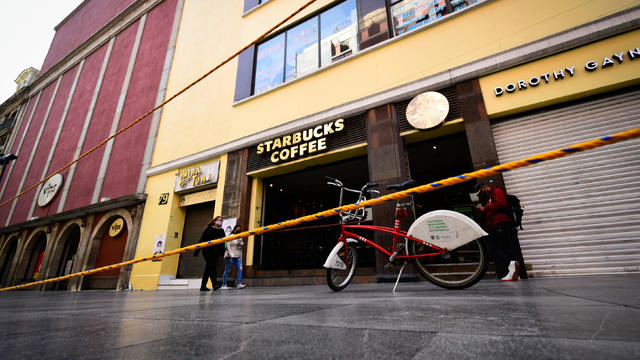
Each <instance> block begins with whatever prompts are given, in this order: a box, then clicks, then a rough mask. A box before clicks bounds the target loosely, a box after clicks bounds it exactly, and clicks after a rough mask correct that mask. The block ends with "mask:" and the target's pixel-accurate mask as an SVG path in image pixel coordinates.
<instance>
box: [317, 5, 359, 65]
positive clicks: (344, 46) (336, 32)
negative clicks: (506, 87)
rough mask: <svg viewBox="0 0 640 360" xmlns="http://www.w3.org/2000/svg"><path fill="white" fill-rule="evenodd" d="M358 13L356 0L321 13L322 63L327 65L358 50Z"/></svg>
mask: <svg viewBox="0 0 640 360" xmlns="http://www.w3.org/2000/svg"><path fill="white" fill-rule="evenodd" d="M357 24H358V15H357V11H356V2H355V0H348V1H345V2H343V3H342V4H340V5H338V6H336V7H333V8H331V9H329V10H327V11H325V12H324V13H322V14H320V48H321V55H320V57H321V65H322V66H327V65H330V64H332V63H334V62H336V61H338V60H340V59H343V58H345V57H347V56H350V55H353V54H354V53H355V52H356V51H358V50H357V35H358V29H357V27H358V26H357Z"/></svg>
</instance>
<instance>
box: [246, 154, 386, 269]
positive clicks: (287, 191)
mask: <svg viewBox="0 0 640 360" xmlns="http://www.w3.org/2000/svg"><path fill="white" fill-rule="evenodd" d="M324 176H331V177H335V178H338V179H340V180H341V181H342V182H343V183H344V184H345V186H347V187H349V188H354V189H359V188H361V187H362V185H364V184H365V183H366V182H367V181H368V179H369V170H368V165H367V158H366V157H365V156H363V157H357V158H353V159H349V160H344V161H341V162H337V163H332V164H329V165H321V166H316V167H313V168H308V169H305V170H302V171H298V172H294V173H290V174H286V175H281V176H275V177H271V178H265V179H264V180H263V184H264V206H263V209H264V215H263V225H267V224H274V223H277V222H280V221H284V220H290V219H295V218H298V217H301V216H305V215H310V214H313V213H316V212H319V211H323V210H327V209H330V208H331V207H334V206H337V205H338V200H339V197H338V196H339V190H338V188H336V187H333V186H328V185H327V184H326V181H325V179H324ZM355 196H356V195H355V194H354V198H353V199H351V198H347V199H345V202H347V201H349V202H355V201H356V200H357V198H356V197H355ZM339 234H340V226H339V218H338V217H337V216H334V217H330V218H326V219H322V220H318V221H314V222H312V223H308V224H301V225H298V226H296V227H294V228H289V229H283V230H281V231H277V232H273V233H269V234H264V235H263V236H262V237H261V238H257V239H256V240H257V243H256V252H255V258H254V264H256V265H258V267H259V268H260V269H264V270H285V269H287V270H289V269H319V268H322V264H323V263H324V261H325V259H326V257H327V255H328V254H329V252H330V251H331V249H332V248H333V246H334V245H335V244H336V241H337V239H338V236H339ZM367 251H369V252H371V254H368V253H367ZM358 255H359V259H358V260H359V261H360V264H361V266H373V265H374V264H375V258H374V256H373V251H372V250H366V249H365V250H363V252H359V253H358Z"/></svg>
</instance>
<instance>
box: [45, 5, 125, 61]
mask: <svg viewBox="0 0 640 360" xmlns="http://www.w3.org/2000/svg"><path fill="white" fill-rule="evenodd" d="M134 1H135V0H91V1H85V2H84V3H82V4H81V5H80V7H79V8H78V9H76V13H75V14H73V15H72V16H71V17H70V18H68V19H66V21H64V22H63V23H61V24H60V25H59V27H58V30H57V31H56V34H55V36H54V37H53V41H52V42H51V46H50V47H49V52H48V53H47V57H46V58H45V59H44V63H43V64H42V68H41V69H40V73H44V72H45V71H47V70H49V69H50V68H51V67H52V66H53V65H55V64H56V63H57V62H58V61H60V60H62V58H63V57H65V56H66V55H67V54H69V53H70V52H71V51H73V49H75V48H76V47H78V45H80V44H82V43H83V42H84V41H85V40H87V39H88V38H89V37H91V35H93V34H95V33H96V32H97V31H98V30H100V29H101V28H102V27H103V26H104V25H105V24H107V23H108V22H109V21H110V20H112V19H113V18H115V17H116V16H117V15H118V14H119V13H121V12H122V10H124V9H126V8H127V7H128V6H129V5H131V4H132V3H133V2H134Z"/></svg>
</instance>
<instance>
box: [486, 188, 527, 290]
mask: <svg viewBox="0 0 640 360" xmlns="http://www.w3.org/2000/svg"><path fill="white" fill-rule="evenodd" d="M476 191H478V197H479V199H480V204H481V205H477V209H478V210H479V211H480V212H482V213H483V214H484V217H485V220H486V225H487V229H488V230H489V251H490V252H491V254H492V257H493V260H494V261H495V265H496V275H497V277H498V278H500V279H501V280H502V281H517V280H518V278H519V276H520V263H518V261H517V254H516V248H515V244H516V241H517V237H516V236H517V235H516V229H515V226H514V224H513V221H512V220H511V217H509V215H508V211H509V205H508V203H507V194H506V193H505V191H504V190H502V189H500V188H499V187H496V186H494V185H489V184H487V183H478V185H476Z"/></svg>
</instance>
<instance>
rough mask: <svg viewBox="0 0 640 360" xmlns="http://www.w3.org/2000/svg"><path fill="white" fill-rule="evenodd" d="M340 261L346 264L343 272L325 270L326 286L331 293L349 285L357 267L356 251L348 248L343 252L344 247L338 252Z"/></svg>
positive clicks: (350, 247) (351, 247) (339, 270)
mask: <svg viewBox="0 0 640 360" xmlns="http://www.w3.org/2000/svg"><path fill="white" fill-rule="evenodd" d="M338 256H339V257H340V260H342V261H343V262H344V263H345V264H347V268H346V269H345V270H341V269H333V268H329V269H327V285H329V287H330V288H331V290H333V291H340V290H342V289H344V288H346V287H347V285H349V283H351V280H353V275H354V274H355V272H356V265H358V255H357V253H356V249H355V247H353V246H349V247H348V248H347V250H346V251H345V249H344V247H343V248H342V249H340V252H338Z"/></svg>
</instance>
